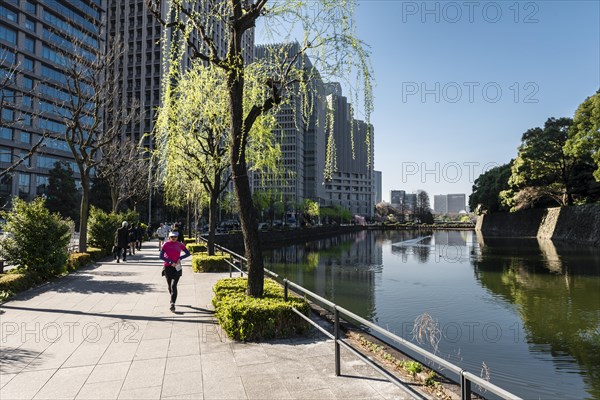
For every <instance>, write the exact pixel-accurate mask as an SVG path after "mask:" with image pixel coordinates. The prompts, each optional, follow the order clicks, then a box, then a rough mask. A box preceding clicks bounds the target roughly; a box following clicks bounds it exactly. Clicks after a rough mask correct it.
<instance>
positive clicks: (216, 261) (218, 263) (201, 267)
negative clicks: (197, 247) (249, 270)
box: [192, 253, 229, 272]
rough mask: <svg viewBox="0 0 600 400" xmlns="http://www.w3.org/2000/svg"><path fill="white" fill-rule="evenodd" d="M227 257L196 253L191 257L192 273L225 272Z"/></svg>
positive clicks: (227, 265) (226, 269)
mask: <svg viewBox="0 0 600 400" xmlns="http://www.w3.org/2000/svg"><path fill="white" fill-rule="evenodd" d="M228 259H229V256H209V255H208V254H206V253H196V254H194V255H193V256H192V269H193V270H194V272H226V271H229V264H227V262H226V260H228Z"/></svg>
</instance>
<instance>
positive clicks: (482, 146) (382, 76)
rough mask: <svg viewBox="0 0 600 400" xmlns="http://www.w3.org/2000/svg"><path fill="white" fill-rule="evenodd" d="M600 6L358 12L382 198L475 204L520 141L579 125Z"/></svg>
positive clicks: (369, 4) (594, 83)
mask: <svg viewBox="0 0 600 400" xmlns="http://www.w3.org/2000/svg"><path fill="white" fill-rule="evenodd" d="M599 3H600V2H598V1H536V2H529V1H523V2H515V1H506V2H505V1H502V2H499V1H496V2H485V1H484V2H466V1H458V2H435V1H428V2H421V1H418V2H411V1H408V2H407V1H390V0H388V1H377V0H368V1H361V2H359V6H358V7H357V9H356V17H357V33H358V36H359V37H360V38H361V39H362V40H364V41H365V42H366V43H368V44H369V45H370V47H371V60H372V63H373V68H374V72H375V79H376V84H377V85H376V87H375V111H374V113H373V115H372V122H373V124H374V127H375V169H377V170H380V171H382V173H383V199H384V200H386V201H389V191H390V190H391V189H403V190H407V191H409V192H412V191H414V190H417V189H424V190H426V191H427V192H428V193H429V195H430V196H431V198H433V195H434V194H447V193H466V194H467V195H469V194H470V193H471V187H472V184H473V182H472V181H473V179H474V178H476V177H477V176H478V175H479V174H480V173H481V172H482V171H483V170H485V169H489V167H491V166H495V165H500V164H503V163H506V162H508V161H510V159H511V158H514V157H515V156H516V152H517V146H518V145H519V144H520V138H521V135H522V133H523V132H525V131H526V130H527V129H529V128H533V127H536V126H542V125H543V124H544V122H545V121H546V119H547V118H548V117H572V116H573V114H574V112H575V110H576V108H577V106H578V105H579V104H580V103H581V102H582V101H583V100H584V99H585V98H586V97H587V96H590V95H592V94H594V93H595V92H596V90H598V89H599V88H600V8H599ZM459 10H460V15H459V14H458V11H459ZM517 10H518V13H517ZM428 11H430V12H429V13H428ZM436 84H437V85H436ZM498 89H499V90H501V94H500V92H499V91H498ZM459 90H460V92H459ZM436 95H437V96H438V98H437V99H436ZM469 175H470V176H469Z"/></svg>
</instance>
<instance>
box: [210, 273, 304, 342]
mask: <svg viewBox="0 0 600 400" xmlns="http://www.w3.org/2000/svg"><path fill="white" fill-rule="evenodd" d="M247 286H248V280H247V279H246V278H229V279H221V280H220V281H218V282H217V283H216V284H215V286H214V288H213V291H214V292H215V296H214V297H213V299H212V303H213V305H214V307H215V310H216V317H217V320H218V321H219V324H220V325H221V327H222V328H223V330H224V331H225V332H227V335H229V337H230V338H232V339H234V340H242V341H260V340H265V339H281V338H289V337H293V336H298V335H301V334H304V333H306V332H307V331H308V330H309V327H310V325H309V324H308V323H307V322H306V321H304V320H303V319H302V318H300V317H299V316H298V315H297V314H296V313H294V311H293V310H292V307H294V308H296V309H297V310H299V311H300V312H302V313H303V314H304V315H308V313H309V310H310V307H309V305H308V303H307V302H306V300H304V299H302V298H298V297H292V296H289V297H288V301H285V300H284V299H283V288H282V287H281V286H280V285H278V284H277V283H276V282H274V281H273V280H271V279H265V286H264V295H263V298H261V299H257V298H253V297H248V296H247V295H246V289H247Z"/></svg>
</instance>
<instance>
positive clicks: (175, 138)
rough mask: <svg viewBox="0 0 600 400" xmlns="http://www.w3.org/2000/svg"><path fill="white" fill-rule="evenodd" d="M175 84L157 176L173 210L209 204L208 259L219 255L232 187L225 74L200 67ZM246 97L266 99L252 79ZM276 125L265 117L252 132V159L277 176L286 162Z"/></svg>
mask: <svg viewBox="0 0 600 400" xmlns="http://www.w3.org/2000/svg"><path fill="white" fill-rule="evenodd" d="M252 76H253V75H252V74H250V77H252ZM174 78H175V79H174V80H175V81H176V84H174V85H172V87H168V88H167V92H166V95H165V99H164V100H165V101H164V102H163V106H162V107H161V109H160V110H159V113H158V120H157V124H156V134H155V138H156V145H157V147H156V158H157V160H158V162H159V168H158V169H157V172H158V174H159V181H160V182H162V183H163V186H164V188H165V199H166V201H167V204H169V205H173V206H182V205H184V204H186V203H187V204H190V203H192V204H206V203H208V209H209V213H208V216H209V217H208V219H209V233H208V253H209V255H213V254H214V243H215V230H216V220H217V212H218V201H219V197H220V195H221V193H223V191H225V190H226V189H227V187H228V185H229V182H230V181H231V169H230V168H229V159H230V155H229V145H230V140H229V133H230V129H229V123H230V121H229V113H228V106H227V105H228V96H227V94H228V92H227V86H226V80H225V74H224V71H223V70H222V69H220V68H217V67H215V66H212V65H208V66H204V65H203V64H201V63H195V64H194V65H193V67H192V68H191V69H190V70H188V71H186V72H185V73H184V74H178V75H176V76H174ZM244 93H245V96H246V99H245V103H246V104H253V103H254V102H256V101H257V99H256V97H258V98H259V100H260V98H261V97H264V96H266V94H265V90H264V89H263V86H262V85H260V84H259V82H255V81H253V80H252V79H248V80H247V81H246V90H245V91H244ZM275 123H276V120H275V118H274V116H273V115H265V116H261V117H260V118H259V119H258V120H257V122H256V123H255V124H254V125H253V127H252V129H251V131H250V134H249V136H250V137H251V138H252V139H253V140H252V142H251V145H250V146H249V151H248V153H249V158H250V160H251V162H252V168H254V169H259V170H271V169H273V168H274V165H275V163H276V161H277V159H278V158H279V156H280V149H279V146H278V144H276V143H275V141H274V140H273V138H272V135H271V132H272V130H273V128H274V126H275Z"/></svg>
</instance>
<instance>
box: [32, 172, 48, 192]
mask: <svg viewBox="0 0 600 400" xmlns="http://www.w3.org/2000/svg"><path fill="white" fill-rule="evenodd" d="M35 183H36V193H37V194H44V193H46V190H47V188H48V177H47V176H42V175H36V177H35Z"/></svg>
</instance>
